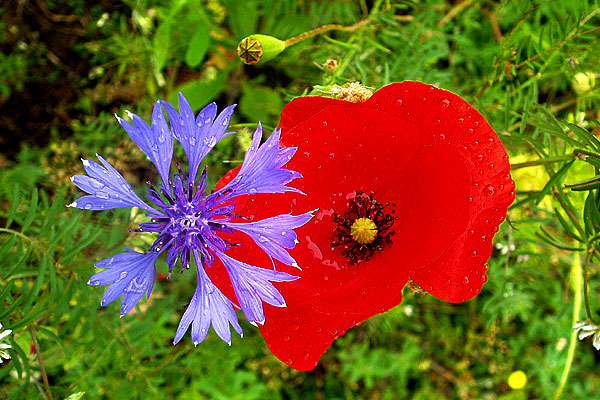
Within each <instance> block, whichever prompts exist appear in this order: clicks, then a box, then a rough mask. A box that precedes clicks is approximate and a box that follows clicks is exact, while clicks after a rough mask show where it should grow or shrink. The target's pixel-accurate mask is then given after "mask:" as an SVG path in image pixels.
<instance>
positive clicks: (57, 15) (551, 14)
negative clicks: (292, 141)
mask: <svg viewBox="0 0 600 400" xmlns="http://www.w3.org/2000/svg"><path fill="white" fill-rule="evenodd" d="M599 7H600V5H599V2H598V1H583V0H579V1H575V0H573V1H551V0H539V1H524V0H523V1H517V0H512V1H502V2H500V1H491V0H464V1H440V0H423V1H420V0H414V1H391V0H390V1H381V0H377V1H367V0H357V1H350V0H334V1H326V2H320V1H309V0H253V1H249V0H240V1H237V0H190V1H184V0H175V1H167V0H162V1H161V0H139V1H133V0H128V1H124V2H114V1H108V0H106V1H86V2H84V1H81V0H65V1H14V0H13V1H8V2H4V3H3V4H2V8H0V131H1V132H2V135H1V136H0V148H1V149H2V152H1V153H0V168H1V171H2V172H1V174H0V265H1V266H2V267H1V268H0V322H1V323H3V324H4V325H5V326H6V328H8V329H11V330H12V331H13V333H12V334H11V335H10V336H9V337H8V338H7V339H5V342H6V343H9V344H11V345H12V349H10V350H9V353H10V354H11V356H12V360H10V361H5V362H4V363H3V364H0V398H2V399H4V398H7V399H14V398H26V399H33V398H49V397H52V398H66V397H69V396H70V397H69V398H70V399H76V398H86V399H88V398H89V399H96V398H107V399H123V398H181V399H183V398H185V399H189V398H199V399H200V398H211V399H212V398H214V399H230V398H232V399H233V398H236V399H254V398H256V399H300V398H315V399H346V398H348V399H350V398H363V399H395V398H414V399H432V398H448V399H454V398H456V399H489V400H494V399H503V400H507V399H515V400H520V399H533V398H540V399H546V398H558V397H560V396H562V398H565V399H583V398H597V397H598V396H600V393H599V392H600V376H598V374H597V370H598V361H599V360H600V354H599V353H598V352H597V351H596V350H594V348H593V347H592V344H591V340H592V338H591V337H590V338H588V339H587V340H586V341H583V342H579V341H578V340H577V337H576V335H575V334H574V333H572V325H573V323H574V322H576V321H579V320H584V319H588V318H598V313H597V311H598V310H600V301H599V300H600V298H599V296H598V293H599V290H600V287H599V282H600V279H598V261H599V260H600V258H598V250H599V249H600V247H599V245H598V243H599V241H598V238H599V237H600V212H599V211H598V205H599V204H600V196H599V194H598V188H599V187H600V176H599V175H598V169H599V168H600V154H599V152H600V141H599V140H598V137H597V136H598V133H599V127H598V123H597V122H596V121H597V120H598V119H599V118H600V114H599V113H600V107H599V100H600V91H599V90H598V84H597V79H598V71H599V70H598V65H600V41H599V40H598V37H599V34H598V32H600V31H599V29H600V28H598V26H599V25H600V24H599V22H600V8H599ZM364 19H368V21H369V22H368V23H366V24H364V25H362V26H361V27H360V28H358V29H355V30H353V31H350V32H349V31H330V32H327V33H325V34H323V35H319V36H315V37H312V38H309V39H307V40H304V41H302V42H300V43H298V44H296V45H294V46H292V47H290V48H288V49H286V50H285V51H284V52H283V53H281V54H280V55H279V56H278V57H276V58H275V59H273V60H272V61H270V62H268V63H265V64H260V65H256V66H245V65H243V64H242V63H241V62H240V61H239V59H238V58H237V56H236V53H235V48H236V46H237V44H238V43H239V41H240V40H241V39H242V38H244V37H245V36H247V35H250V34H253V33H261V34H267V35H272V36H275V37H277V38H279V39H282V40H284V39H288V38H290V37H293V36H296V35H299V34H301V33H303V32H306V31H309V30H311V29H314V28H317V27H319V26H321V25H324V24H329V23H336V24H343V25H352V24H355V23H357V22H359V21H361V20H364ZM402 80H420V81H424V82H427V83H431V84H435V85H437V86H439V87H441V88H444V89H448V90H451V91H454V92H456V93H459V94H460V95H462V96H463V97H465V98H466V99H467V100H468V101H469V102H471V103H472V104H474V105H475V106H476V107H477V108H478V109H479V110H480V111H481V112H482V113H483V114H484V115H485V116H486V117H487V118H488V120H489V122H490V123H491V124H492V126H493V127H494V128H495V129H496V131H497V132H498V134H499V135H500V137H501V139H502V141H503V143H504V144H505V145H506V146H507V148H508V150H509V153H510V156H511V160H512V163H513V165H514V178H515V180H516V182H517V201H516V203H515V204H514V205H513V207H512V208H511V210H510V211H509V217H508V223H505V224H504V225H503V226H502V229H501V231H500V233H499V234H498V235H497V236H496V237H495V241H496V242H495V252H494V254H493V255H492V258H491V260H490V271H489V276H490V279H489V282H488V283H487V284H486V285H485V286H484V288H483V290H482V293H481V294H480V295H479V296H478V297H477V298H475V299H473V300H471V301H469V302H467V303H464V304H447V303H443V302H441V301H438V300H436V299H435V298H433V297H431V296H428V295H425V294H423V293H422V292H421V291H420V290H419V289H418V288H408V287H407V288H406V289H405V293H404V294H405V299H404V302H403V303H402V304H401V305H399V306H398V307H396V308H395V309H393V310H392V311H390V312H388V313H386V314H383V315H378V316H376V317H373V318H372V319H370V320H369V321H367V322H365V323H363V324H362V325H361V326H360V327H357V328H354V329H352V330H350V331H349V332H348V333H347V334H346V335H344V336H343V337H341V338H339V339H338V340H337V341H336V342H335V343H334V345H333V347H332V348H331V349H330V350H329V351H328V352H327V353H326V354H325V356H324V357H323V358H322V360H321V362H320V364H319V366H318V367H317V368H316V369H315V370H314V371H311V372H308V373H302V372H297V371H294V370H291V369H290V368H288V367H287V366H285V365H284V364H282V363H281V362H279V361H278V360H277V359H276V358H275V357H274V356H273V355H272V354H271V353H270V352H269V351H268V349H267V348H266V346H265V345H264V341H263V339H262V337H261V336H260V334H259V333H258V331H257V330H255V329H253V328H252V327H251V326H249V325H248V324H245V325H244V326H243V327H244V330H245V332H246V335H245V337H244V339H243V340H242V341H236V342H234V345H233V346H232V347H231V348H229V347H228V346H227V345H226V344H224V343H223V342H221V341H220V340H218V339H216V338H215V337H214V335H213V334H209V337H208V338H207V340H206V341H205V342H204V343H203V344H202V345H201V346H199V347H198V348H194V347H193V346H192V345H191V342H190V341H189V340H185V341H184V342H182V343H181V344H179V345H178V346H176V347H173V346H172V344H171V341H172V338H173V334H174V332H175V329H176V326H177V324H178V321H179V318H180V317H181V310H182V307H184V306H185V301H186V299H187V297H186V298H182V297H181V293H190V292H191V291H192V289H193V287H192V285H193V283H192V282H191V281H188V279H174V280H172V281H166V280H164V279H163V280H162V281H161V282H160V284H159V285H157V287H156V288H155V292H154V294H153V296H152V298H151V299H150V300H149V301H143V302H142V303H141V304H140V305H139V306H138V307H137V308H136V310H134V311H133V312H132V313H131V314H130V315H128V316H127V317H126V318H123V319H119V318H118V309H117V308H118V305H117V303H118V302H115V303H113V304H111V305H109V306H108V307H105V308H101V307H100V299H101V292H102V290H101V289H96V288H92V287H89V286H88V285H87V280H88V278H89V276H90V275H91V274H92V273H93V269H94V268H93V263H94V262H95V261H98V260H99V259H101V258H104V257H107V256H109V255H112V254H115V253H116V252H117V251H118V249H119V248H121V247H122V246H124V245H127V246H138V245H141V244H143V241H144V240H147V239H146V238H141V237H139V236H136V235H127V233H126V232H127V229H129V228H131V227H133V226H135V225H136V224H137V223H138V222H139V218H140V217H139V216H137V215H135V214H131V213H130V212H129V210H116V211H114V212H105V213H85V212H74V211H73V210H72V209H67V208H65V204H68V203H70V202H71V201H72V200H73V199H74V198H75V197H76V196H77V192H76V189H75V188H74V186H73V185H71V183H70V181H69V177H70V176H72V175H74V174H76V173H81V171H82V168H81V163H80V160H79V158H80V157H84V156H85V157H87V158H89V157H91V156H92V155H93V154H94V153H95V152H98V153H99V154H102V155H103V156H104V157H105V158H106V159H108V160H110V162H111V163H113V165H114V166H115V167H116V168H117V169H119V170H120V171H122V173H123V174H124V175H125V177H126V178H127V179H128V180H129V182H131V183H132V184H133V186H134V187H136V188H139V189H140V190H142V189H143V184H142V183H143V182H144V181H145V180H147V179H152V180H154V179H155V178H156V176H155V173H154V172H153V170H152V169H151V164H150V163H149V162H148V160H147V159H145V157H144V156H143V154H142V153H141V151H140V150H139V149H138V148H137V147H135V145H134V144H133V143H132V142H131V141H129V140H128V138H127V136H126V135H125V132H123V130H122V129H121V128H120V127H119V126H118V124H117V123H116V121H115V120H114V117H113V114H114V113H117V114H118V115H123V114H124V111H125V109H126V108H129V109H130V110H131V111H133V112H136V113H138V114H139V115H141V116H143V117H145V118H146V119H148V118H149V116H150V112H151V107H152V104H153V103H154V102H155V101H156V99H157V98H164V99H169V100H174V99H175V98H176V97H175V96H176V95H177V92H178V91H182V92H183V93H184V94H185V95H186V96H187V98H188V99H189V100H190V102H191V103H192V106H193V107H194V108H195V109H196V110H198V109H199V108H200V107H201V106H203V105H205V104H206V103H208V102H210V101H216V102H217V103H218V105H219V108H222V107H224V106H225V105H228V104H230V103H233V102H237V103H238V104H239V107H238V109H237V112H236V114H235V115H234V119H233V120H232V123H233V127H232V129H235V130H238V131H240V132H241V133H240V134H239V135H235V136H232V137H229V138H228V139H226V140H223V141H222V142H220V143H219V145H218V146H217V148H216V151H213V152H212V153H211V155H210V156H209V157H208V158H207V160H206V163H207V164H209V166H210V168H209V171H210V179H211V184H214V183H215V182H216V180H217V179H219V177H220V176H222V175H223V173H225V172H226V171H227V170H228V169H229V168H230V167H231V165H232V164H231V163H227V162H224V161H231V162H238V161H240V160H242V158H243V152H244V149H245V148H247V146H248V133H247V131H246V130H245V129H246V128H253V127H254V126H255V124H256V122H257V121H258V120H261V121H262V122H263V124H264V125H265V126H267V127H269V129H272V128H273V127H275V126H277V124H278V114H279V112H280V111H281V108H282V107H283V105H284V104H285V103H286V102H288V101H289V100H291V99H292V98H294V97H296V96H300V95H303V94H309V93H310V94H318V93H321V92H323V91H326V90H328V88H331V85H343V84H345V83H348V82H351V81H361V82H362V83H363V84H364V85H367V86H370V87H372V88H373V89H378V88H380V87H382V86H384V85H386V84H388V83H390V82H395V81H402ZM176 148H178V147H176ZM176 157H177V158H178V159H179V160H184V158H185V155H184V154H183V151H182V150H181V149H179V150H176ZM165 270H166V267H165ZM161 272H162V273H163V274H164V273H165V271H164V270H163V271H161ZM588 276H589V279H583V278H584V277H588ZM163 277H164V275H161V276H160V278H161V279H162V278H163ZM584 284H585V285H584ZM588 286H589V299H586V300H587V302H588V303H590V307H586V308H589V309H590V314H591V315H586V313H585V310H584V306H583V305H582V299H583V293H584V292H585V290H584V289H586V288H587V287H588ZM583 303H584V304H585V302H583ZM515 371H523V372H524V373H525V375H526V376H527V383H526V384H525V386H524V388H522V389H518V388H516V387H518V386H519V385H515V384H514V380H513V381H511V383H510V385H509V379H508V378H509V376H511V374H512V373H513V372H515Z"/></svg>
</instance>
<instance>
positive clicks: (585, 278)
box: [583, 248, 598, 325]
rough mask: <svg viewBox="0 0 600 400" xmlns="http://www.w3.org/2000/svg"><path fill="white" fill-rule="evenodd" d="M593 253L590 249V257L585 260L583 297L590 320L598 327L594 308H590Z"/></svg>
mask: <svg viewBox="0 0 600 400" xmlns="http://www.w3.org/2000/svg"><path fill="white" fill-rule="evenodd" d="M593 252H594V249H592V248H588V255H587V257H586V259H585V264H584V266H583V296H584V297H585V311H586V313H587V316H588V319H589V320H590V322H591V323H592V324H594V325H598V323H597V322H596V321H595V319H594V317H593V314H592V308H591V307H590V298H589V294H588V268H589V265H590V261H591V259H592V254H593Z"/></svg>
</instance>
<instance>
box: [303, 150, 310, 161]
mask: <svg viewBox="0 0 600 400" xmlns="http://www.w3.org/2000/svg"><path fill="white" fill-rule="evenodd" d="M302 157H304V158H305V159H308V158H309V157H310V153H309V152H308V151H305V152H303V153H302Z"/></svg>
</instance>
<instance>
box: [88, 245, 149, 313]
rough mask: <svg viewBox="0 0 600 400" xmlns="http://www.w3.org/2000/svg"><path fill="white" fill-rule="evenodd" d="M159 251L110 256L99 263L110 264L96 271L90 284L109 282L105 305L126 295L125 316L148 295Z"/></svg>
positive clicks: (107, 283)
mask: <svg viewBox="0 0 600 400" xmlns="http://www.w3.org/2000/svg"><path fill="white" fill-rule="evenodd" d="M157 258H158V253H157V252H151V253H137V252H133V251H128V252H126V253H120V254H117V255H114V256H112V257H109V258H107V259H105V260H102V261H99V262H97V263H96V268H106V269H105V270H103V271H100V272H98V273H96V274H94V275H93V276H92V277H91V278H90V280H89V281H88V284H90V285H92V286H105V285H109V286H108V289H106V292H105V293H104V296H103V297H102V303H101V304H102V305H103V306H106V305H107V304H110V303H112V302H113V301H115V300H116V299H118V298H119V297H121V296H123V303H122V305H121V317H122V316H124V315H125V314H127V313H129V311H131V310H132V309H133V307H135V305H136V304H137V303H138V302H139V301H140V299H141V298H142V297H143V296H144V294H146V293H148V298H150V294H151V293H152V288H153V287H154V280H155V279H156V266H155V263H156V259H157Z"/></svg>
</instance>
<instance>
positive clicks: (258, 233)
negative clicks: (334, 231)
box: [223, 211, 313, 267]
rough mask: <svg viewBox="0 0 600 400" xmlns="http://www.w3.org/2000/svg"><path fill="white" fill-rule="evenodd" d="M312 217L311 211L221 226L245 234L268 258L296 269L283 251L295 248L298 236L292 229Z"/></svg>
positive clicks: (295, 265) (289, 257)
mask: <svg viewBox="0 0 600 400" xmlns="http://www.w3.org/2000/svg"><path fill="white" fill-rule="evenodd" d="M312 217H313V214H312V211H311V212H307V213H304V214H300V215H291V214H282V215H278V216H276V217H271V218H266V219H263V220H261V221H256V222H247V223H233V222H224V223H223V225H225V226H226V227H228V228H232V229H237V230H239V231H242V232H244V233H246V234H247V235H248V236H250V237H251V238H252V239H253V240H254V242H256V244H257V245H258V246H260V248H261V249H263V250H264V251H265V252H266V253H267V254H268V255H269V256H270V257H272V258H275V259H277V260H279V261H281V262H282V263H284V264H286V265H290V266H294V267H298V264H297V263H296V261H295V260H294V258H293V257H292V256H290V254H289V253H288V252H287V250H285V249H293V248H294V247H296V243H298V235H297V234H296V232H295V231H294V229H296V228H299V227H301V226H303V225H304V224H306V223H307V222H308V221H310V220H311V218H312Z"/></svg>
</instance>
